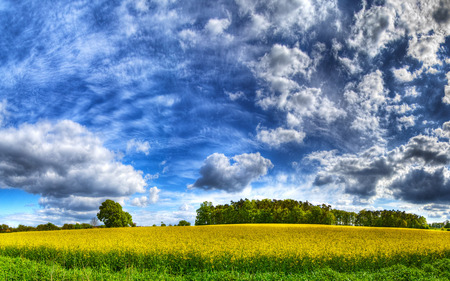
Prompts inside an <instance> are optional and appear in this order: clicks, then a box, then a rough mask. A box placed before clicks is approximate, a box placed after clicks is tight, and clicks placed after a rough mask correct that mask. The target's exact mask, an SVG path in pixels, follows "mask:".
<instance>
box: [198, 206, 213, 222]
mask: <svg viewBox="0 0 450 281" xmlns="http://www.w3.org/2000/svg"><path fill="white" fill-rule="evenodd" d="M212 210H213V206H212V203H211V202H207V201H205V202H203V203H202V204H200V208H198V209H197V218H196V219H195V225H205V224H212Z"/></svg>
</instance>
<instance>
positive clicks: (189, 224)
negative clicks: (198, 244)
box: [178, 220, 191, 226]
mask: <svg viewBox="0 0 450 281" xmlns="http://www.w3.org/2000/svg"><path fill="white" fill-rule="evenodd" d="M178 226H191V223H190V222H188V221H185V220H180V221H179V222H178Z"/></svg>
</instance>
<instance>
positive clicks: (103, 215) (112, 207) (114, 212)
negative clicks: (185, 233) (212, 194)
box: [0, 199, 191, 233]
mask: <svg viewBox="0 0 450 281" xmlns="http://www.w3.org/2000/svg"><path fill="white" fill-rule="evenodd" d="M99 209H100V211H99V212H98V213H97V217H94V218H92V220H91V223H90V224H89V223H81V224H80V223H76V224H71V223H66V224H64V225H63V226H62V227H59V226H57V225H54V224H53V223H51V222H49V223H46V224H40V225H38V226H36V227H33V226H26V225H22V224H19V226H18V227H10V226H9V225H7V224H1V225H0V233H7V232H23V231H46V230H65V229H87V228H105V227H128V226H133V227H135V226H136V223H134V222H133V218H132V217H131V215H130V214H129V213H128V212H125V211H123V210H122V206H121V205H120V204H119V203H117V202H114V201H112V200H110V199H107V200H105V201H104V202H103V203H102V205H101V206H100V207H99ZM99 220H100V221H102V222H103V223H104V224H103V225H99ZM190 225H191V223H190V222H188V221H185V220H180V221H179V223H178V224H177V225H175V226H190ZM154 226H156V225H154ZM161 226H166V224H164V223H163V222H161ZM169 226H172V225H169Z"/></svg>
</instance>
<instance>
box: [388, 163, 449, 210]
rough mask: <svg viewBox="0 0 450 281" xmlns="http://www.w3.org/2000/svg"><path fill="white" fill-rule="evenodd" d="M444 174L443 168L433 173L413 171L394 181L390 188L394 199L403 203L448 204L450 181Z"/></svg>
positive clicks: (419, 170)
mask: <svg viewBox="0 0 450 281" xmlns="http://www.w3.org/2000/svg"><path fill="white" fill-rule="evenodd" d="M445 174H446V169H444V168H440V169H436V170H435V171H433V172H427V171H426V170H424V169H414V170H411V171H410V172H409V173H407V174H406V175H403V176H401V177H399V178H398V179H396V180H395V181H394V182H393V183H392V184H391V186H390V188H391V189H392V190H393V191H394V196H395V197H396V198H398V199H401V200H404V201H408V202H412V203H417V204H423V203H430V202H434V203H446V204H450V179H449V177H448V176H445Z"/></svg>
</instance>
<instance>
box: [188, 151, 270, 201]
mask: <svg viewBox="0 0 450 281" xmlns="http://www.w3.org/2000/svg"><path fill="white" fill-rule="evenodd" d="M231 160H232V161H233V164H230V159H229V158H227V157H226V156H225V155H223V154H220V153H214V154H212V155H210V156H208V157H207V158H206V160H205V161H204V162H203V166H202V167H201V168H200V174H201V175H202V176H201V177H200V178H199V179H197V180H196V181H195V183H194V184H193V185H192V186H191V187H196V188H202V189H206V190H210V189H222V190H225V191H227V192H237V191H241V190H243V189H244V188H245V187H247V186H248V185H249V184H250V183H251V182H252V181H254V180H256V179H258V178H259V177H260V176H264V175H266V174H267V172H268V170H269V169H271V168H272V167H273V164H272V162H271V161H270V160H269V159H266V158H264V157H262V156H261V155H260V154H259V152H258V153H250V154H246V153H244V154H241V155H236V156H234V157H232V158H231Z"/></svg>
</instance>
